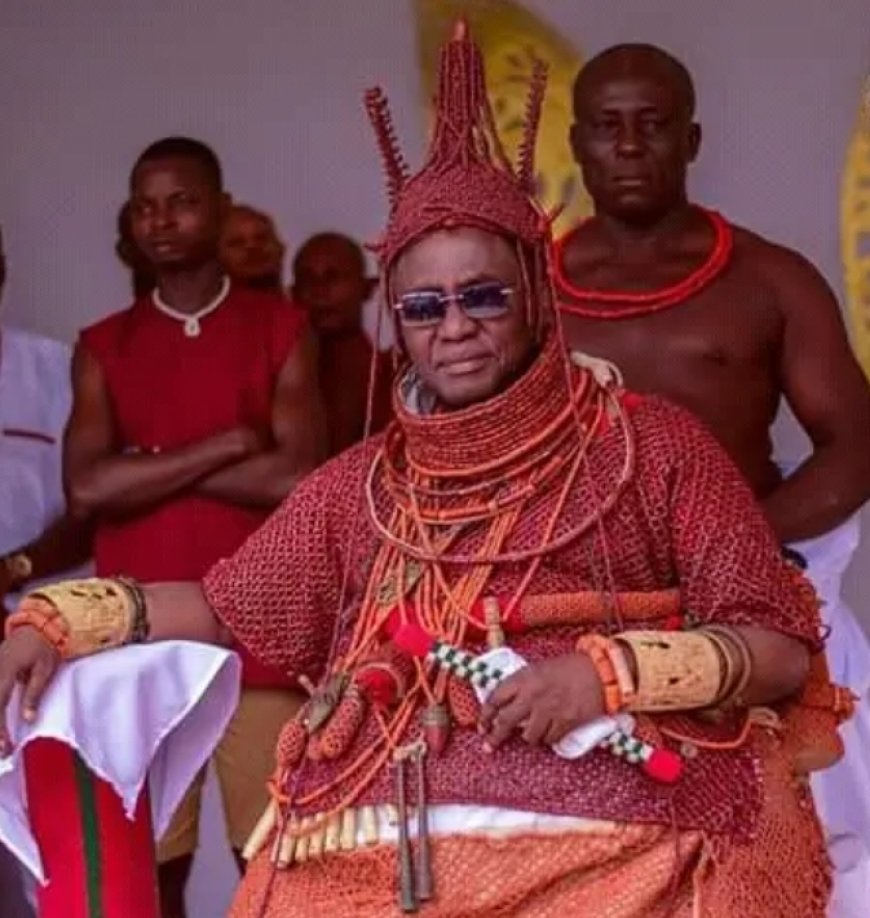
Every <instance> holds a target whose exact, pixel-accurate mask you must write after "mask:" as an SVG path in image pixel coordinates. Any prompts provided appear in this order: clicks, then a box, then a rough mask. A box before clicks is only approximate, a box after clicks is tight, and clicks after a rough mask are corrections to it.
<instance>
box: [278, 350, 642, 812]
mask: <svg viewBox="0 0 870 918" xmlns="http://www.w3.org/2000/svg"><path fill="white" fill-rule="evenodd" d="M564 361H565V357H564V353H563V350H562V347H561V344H560V342H559V340H558V337H557V336H555V335H554V336H553V338H552V339H551V341H550V342H549V343H548V344H547V345H546V346H545V348H544V351H543V352H542V354H541V356H540V357H539V358H538V360H537V361H536V363H535V365H534V366H533V367H532V369H531V370H530V371H529V372H528V374H526V376H525V377H524V378H522V379H521V380H520V381H518V383H516V384H514V386H513V387H512V388H511V389H509V390H508V391H507V392H506V393H504V394H503V395H502V396H499V397H497V398H496V399H493V400H491V401H490V402H487V403H485V404H482V405H479V406H473V407H471V408H467V409H463V410H462V411H459V412H449V413H444V414H438V413H437V412H436V413H433V414H428V415H425V416H423V415H417V414H415V413H413V412H411V411H409V410H408V409H407V408H405V407H403V406H401V405H399V406H398V407H397V415H398V421H397V422H395V423H394V425H393V426H392V427H391V428H390V430H389V432H388V434H387V436H386V440H385V442H384V445H383V446H382V448H381V449H380V450H379V452H378V454H377V456H376V458H375V460H374V462H373V464H372V466H371V469H370V473H369V476H368V481H367V486H366V499H367V503H368V514H369V519H370V522H371V523H372V525H374V527H375V529H376V530H377V532H378V534H379V535H380V537H381V541H380V546H379V548H378V550H377V553H376V555H375V558H374V562H373V565H372V568H371V571H370V573H369V576H368V580H367V587H366V591H365V594H364V597H363V599H362V603H361V606H360V610H359V614H358V615H357V616H356V617H355V619H354V621H353V624H352V626H351V629H350V634H349V635H348V637H349V640H347V641H346V642H343V644H344V647H343V651H342V652H341V654H340V656H339V657H338V658H337V659H336V662H335V666H334V667H333V668H332V670H331V675H330V677H329V678H328V679H327V681H326V683H325V685H326V687H327V688H326V693H325V695H324V693H322V692H321V693H320V694H319V695H315V696H314V698H313V699H312V702H310V703H309V705H308V706H307V709H305V710H303V711H302V712H300V716H299V717H298V718H297V720H296V721H294V722H291V724H289V725H288V726H287V727H285V730H284V731H283V733H282V737H281V739H280V741H279V748H278V759H279V770H278V774H277V775H276V780H275V781H274V783H273V785H272V790H273V795H274V797H275V798H276V799H277V800H278V801H280V802H281V803H283V804H289V805H291V806H303V807H310V806H311V805H312V804H314V803H316V802H317V801H319V800H324V799H325V798H327V797H332V794H333V792H334V791H335V790H336V789H338V788H341V790H342V793H341V795H340V799H335V798H334V797H332V800H333V805H331V806H330V807H329V809H328V810H327V811H326V812H324V813H322V814H321V816H320V819H319V822H324V823H325V822H326V821H328V820H329V819H332V818H334V817H335V815H336V814H337V813H339V812H341V811H342V810H344V809H345V808H346V807H348V806H352V805H353V804H354V802H355V801H356V800H358V799H359V797H360V796H361V795H362V794H363V793H364V792H365V789H366V788H367V787H368V786H369V785H370V784H371V783H372V781H374V780H375V778H376V777H377V775H378V774H379V773H380V772H381V771H382V769H383V768H384V767H385V766H386V765H387V763H388V762H389V761H390V758H391V756H393V754H394V753H395V751H396V749H397V747H398V746H399V745H400V744H401V743H402V742H403V741H405V740H406V739H407V735H408V731H409V730H412V729H413V726H414V722H415V715H418V716H419V721H418V723H419V727H420V728H421V729H422V731H423V737H424V738H425V740H426V742H427V745H428V747H429V748H430V749H431V750H432V751H433V752H434V753H436V754H437V750H438V747H439V745H442V744H443V742H444V741H446V739H445V736H446V732H447V731H448V730H449V724H450V715H451V713H452V714H453V716H454V717H455V716H456V710H457V709H459V708H461V707H462V699H461V698H459V699H457V698H456V697H454V692H456V691H459V690H461V685H458V684H457V682H456V680H455V679H452V678H451V677H450V674H449V673H448V672H447V671H445V670H444V669H438V668H434V669H433V667H432V666H431V665H428V664H427V663H426V662H424V661H421V660H413V661H412V660H409V659H404V660H402V659H398V658H397V657H396V655H394V654H393V655H391V654H390V653H385V650H388V649H389V647H390V642H391V635H393V634H395V632H396V631H397V630H398V629H400V628H402V627H403V626H406V625H408V624H409V623H411V624H416V625H419V626H421V627H422V628H424V629H425V631H426V632H427V633H428V634H429V635H431V636H432V637H433V638H437V639H438V640H441V641H445V642H448V643H451V644H454V645H456V646H462V645H463V644H467V643H468V642H469V641H472V642H474V641H476V640H479V639H480V635H481V634H484V633H486V632H487V631H488V630H489V629H491V628H492V627H493V626H494V627H496V628H501V627H502V626H505V625H506V624H508V623H509V620H510V619H511V617H512V616H513V615H514V614H515V612H517V610H518V604H519V602H520V600H521V599H522V597H523V596H524V594H525V593H526V592H527V591H528V589H529V587H530V586H531V585H532V582H533V580H534V578H535V575H536V574H537V572H538V570H539V569H540V565H541V563H542V562H543V560H544V559H545V558H546V557H547V556H548V555H549V554H550V553H552V552H553V551H557V550H558V549H559V548H560V547H562V546H564V545H566V544H568V543H570V542H573V541H575V540H577V539H578V538H580V537H581V536H583V535H584V534H585V533H588V532H589V531H590V530H593V529H594V528H595V527H596V526H598V525H600V524H601V522H602V520H603V517H604V516H605V515H606V514H607V513H608V511H609V510H610V508H611V507H613V505H614V504H615V502H616V500H617V499H618V497H619V495H620V494H621V493H622V491H623V489H624V488H625V486H626V485H627V484H628V483H629V482H630V480H631V477H632V474H633V469H634V440H633V434H632V432H631V428H630V425H629V422H628V420H627V418H626V416H625V414H624V411H623V409H622V407H621V403H620V400H619V398H618V396H617V394H616V393H614V392H612V391H611V390H609V389H606V388H602V387H601V386H599V385H598V384H597V383H596V382H595V380H594V378H593V376H592V374H591V373H589V372H587V371H585V370H577V369H574V370H572V371H570V372H566V367H565V362H564ZM610 424H614V425H615V426H617V427H618V428H620V433H621V439H622V455H623V458H622V465H621V468H620V469H619V470H618V471H616V472H615V474H614V477H613V481H612V483H611V486H610V487H608V490H607V493H605V494H602V495H601V496H600V500H598V501H596V505H595V506H593V507H592V508H590V510H589V512H588V513H587V514H585V515H584V516H583V518H582V519H579V520H578V521H577V522H576V523H575V522H573V521H572V523H571V525H570V526H566V525H565V524H566V519H565V510H566V506H567V505H568V501H569V498H570V496H571V495H572V493H573V492H574V491H575V490H576V486H577V482H578V479H579V478H580V476H581V475H583V474H585V469H586V462H587V458H588V457H587V454H588V449H589V446H590V444H591V443H592V442H593V441H594V440H595V439H596V437H598V436H599V435H600V434H601V433H602V432H603V431H604V430H605V429H606V428H607V426H608V425H610ZM524 431H527V432H528V433H525V434H524ZM542 500H543V503H542ZM532 508H534V511H533V514H532V515H533V516H534V518H535V523H534V524H533V528H532V529H531V530H529V531H527V532H523V533H522V536H521V538H522V542H523V543H525V544H523V545H522V546H521V547H520V546H519V545H518V544H517V542H518V538H519V534H518V532H517V527H518V525H519V524H520V523H521V522H522V521H523V520H524V519H526V518H527V517H528V515H529V512H530V510H531V509H532ZM459 547H461V549H462V550H461V551H460V550H458V549H459ZM507 563H511V564H514V565H520V566H521V567H522V568H523V572H522V575H521V576H520V579H519V582H518V584H517V586H516V587H515V588H514V589H513V591H512V595H510V596H505V597H504V602H503V604H502V605H501V607H500V609H499V610H498V619H499V620H498V621H495V622H492V621H488V620H485V619H484V617H483V616H481V614H480V609H481V599H482V597H483V594H484V592H485V591H486V589H487V587H488V586H489V584H490V580H491V578H492V576H493V574H494V572H495V571H496V569H497V568H498V567H499V566H500V565H503V564H507ZM373 676H374V678H372V677H373ZM327 696H331V697H327ZM448 698H449V704H448ZM457 702H459V703H458V704H457ZM324 704H325V714H324V717H325V718H326V725H325V727H324V728H323V729H318V727H317V726H316V724H317V723H319V722H320V717H321V715H320V713H319V708H318V706H321V705H324ZM448 708H449V709H450V711H448ZM367 709H368V710H370V712H371V714H372V716H373V717H374V718H375V721H376V723H377V725H378V730H377V736H376V738H373V739H372V740H371V741H370V742H367V743H366V744H365V745H364V746H363V747H362V748H358V749H357V750H356V752H355V754H354V755H353V756H352V757H349V758H348V760H347V763H346V765H345V767H344V768H342V769H341V770H340V771H339V773H338V774H336V775H334V776H333V777H332V778H331V779H330V780H327V781H326V782H325V783H323V784H321V785H320V786H318V787H316V788H309V789H308V790H307V791H306V792H304V793H302V794H295V793H294V792H293V790H292V789H291V788H290V787H289V786H288V784H287V780H288V778H289V775H290V773H291V772H292V771H293V770H294V769H295V768H296V766H297V765H298V764H299V762H300V760H301V759H302V758H303V756H305V757H307V758H309V759H315V760H318V759H323V758H328V759H337V758H342V757H343V756H344V754H345V753H346V752H348V751H349V750H350V748H351V746H352V745H353V741H354V737H355V736H356V733H357V732H358V731H359V730H360V729H361V727H362V724H363V721H364V718H365V716H366V715H365V712H366V710H367ZM474 710H475V709H474V708H473V707H472V708H471V711H472V715H471V719H472V722H473V717H474ZM333 712H334V713H333ZM458 722H459V723H460V725H461V726H464V727H468V726H470V723H462V722H461V721H458ZM433 726H434V727H435V728H436V729H430V728H432V727H433ZM439 731H440V735H439ZM345 788H346V790H345Z"/></svg>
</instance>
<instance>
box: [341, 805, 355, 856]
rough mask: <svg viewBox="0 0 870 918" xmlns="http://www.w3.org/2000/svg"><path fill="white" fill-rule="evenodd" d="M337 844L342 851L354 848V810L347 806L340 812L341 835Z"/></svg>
mask: <svg viewBox="0 0 870 918" xmlns="http://www.w3.org/2000/svg"><path fill="white" fill-rule="evenodd" d="M338 846H339V848H341V850H342V851H353V850H354V848H356V810H355V809H354V808H353V807H348V808H347V809H346V810H345V811H344V812H343V813H342V814H341V836H340V838H339V840H338Z"/></svg>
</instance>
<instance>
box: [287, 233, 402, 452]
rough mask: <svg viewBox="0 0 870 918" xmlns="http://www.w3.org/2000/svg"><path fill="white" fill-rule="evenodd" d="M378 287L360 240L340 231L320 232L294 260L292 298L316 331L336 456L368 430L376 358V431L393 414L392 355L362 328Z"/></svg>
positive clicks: (324, 396) (373, 424)
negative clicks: (366, 424) (371, 387)
mask: <svg viewBox="0 0 870 918" xmlns="http://www.w3.org/2000/svg"><path fill="white" fill-rule="evenodd" d="M376 289H377V279H376V278H371V277H368V275H367V273H366V260H365V255H364V254H363V250H362V249H361V248H360V246H359V244H358V243H356V242H354V240H353V239H351V238H349V237H348V236H343V235H342V234H341V233H318V234H317V235H316V236H312V237H311V238H310V239H308V240H307V241H306V242H305V243H303V245H302V246H301V248H300V249H299V251H298V252H297V253H296V256H295V257H294V259H293V286H292V288H291V294H292V297H293V301H294V302H295V303H296V304H297V305H299V306H301V307H302V308H303V309H304V310H305V311H306V313H307V314H308V318H309V320H310V322H311V325H312V327H313V328H314V330H315V332H316V333H317V337H318V344H319V350H320V354H319V378H320V388H321V392H322V394H323V400H324V404H325V409H326V417H327V423H328V427H329V452H330V455H336V454H337V453H340V452H341V451H342V450H343V449H346V448H347V447H348V446H350V445H351V444H353V443H356V442H357V440H359V439H360V438H361V437H362V435H363V432H364V428H365V418H366V406H367V400H368V391H369V380H370V373H371V369H372V360H373V359H374V360H375V361H376V367H375V380H374V382H375V388H374V393H373V403H372V425H371V426H372V432H376V431H378V430H380V429H381V428H382V427H383V426H384V425H385V424H386V422H387V420H389V417H390V411H391V406H390V381H391V379H392V366H391V361H390V359H389V356H388V355H387V354H385V353H383V352H380V351H377V350H376V349H375V348H374V347H373V346H372V343H371V341H370V340H369V337H368V335H367V334H366V333H365V330H364V329H363V307H364V306H365V304H366V302H367V301H368V300H369V299H370V298H371V296H372V294H373V293H374V291H375V290H376Z"/></svg>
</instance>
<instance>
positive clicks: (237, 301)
mask: <svg viewBox="0 0 870 918" xmlns="http://www.w3.org/2000/svg"><path fill="white" fill-rule="evenodd" d="M227 301H228V302H229V303H230V304H232V305H234V306H236V307H237V308H239V309H245V310H247V311H249V312H256V313H263V314H266V315H282V314H284V313H286V312H288V311H289V312H290V313H295V312H300V311H301V310H300V309H299V307H298V306H297V305H296V304H295V303H294V302H293V300H291V299H290V298H289V297H287V296H285V295H284V294H283V293H279V292H277V291H273V290H255V289H252V288H250V287H243V286H241V285H240V284H233V286H232V288H231V290H230V294H229V297H228V298H227Z"/></svg>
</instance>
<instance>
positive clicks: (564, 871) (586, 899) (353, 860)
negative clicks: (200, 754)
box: [229, 826, 751, 918]
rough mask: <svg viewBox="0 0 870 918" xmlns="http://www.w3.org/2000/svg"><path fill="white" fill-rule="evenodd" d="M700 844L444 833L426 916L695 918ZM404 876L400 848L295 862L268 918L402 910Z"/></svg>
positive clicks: (636, 834) (253, 878) (246, 916)
mask: <svg viewBox="0 0 870 918" xmlns="http://www.w3.org/2000/svg"><path fill="white" fill-rule="evenodd" d="M701 847H702V844H701V838H700V836H699V835H697V834H694V835H685V836H682V837H681V839H680V844H679V845H677V844H675V839H674V838H673V837H672V836H671V835H670V832H669V830H667V829H664V828H658V827H649V826H620V827H614V828H613V829H612V830H610V831H607V830H606V829H605V830H603V831H601V832H594V833H591V832H590V833H571V834H565V835H516V836H511V837H510V838H504V839H494V838H485V837H482V836H467V837H461V836H458V837H457V836H454V837H450V838H436V839H434V840H433V844H432V858H433V860H432V864H433V869H434V876H435V899H434V900H433V901H431V902H429V903H427V904H426V905H424V906H422V907H421V909H420V914H421V915H425V916H430V918H495V916H499V915H504V916H507V915H511V916H530V918H531V916H534V918H550V916H552V918H563V916H565V915H572V916H584V915H586V916H590V918H591V916H593V915H594V916H596V918H664V916H667V915H680V916H681V918H682V916H685V918H689V916H690V915H691V911H690V910H688V908H689V905H688V903H689V902H690V898H691V872H692V867H693V865H694V863H695V862H696V861H697V860H698V858H699V856H700V852H701ZM269 872H270V866H269V862H268V858H267V857H260V858H258V859H257V860H256V861H254V863H252V864H251V865H250V867H249V868H248V872H247V874H246V875H245V880H244V882H243V884H242V886H241V888H240V890H239V892H238V894H237V896H236V900H235V902H234V904H233V907H232V908H231V910H230V913H229V918H259V916H260V911H259V909H260V906H261V903H262V902H263V895H264V893H265V891H266V885H267V883H268V878H269ZM396 877H397V858H396V848H395V847H394V846H388V845H379V846H377V847H373V848H361V849H358V850H356V851H354V852H352V853H350V854H344V855H338V856H336V857H332V858H328V859H324V860H317V861H307V862H305V863H303V864H299V865H294V866H293V867H291V868H290V869H289V870H287V871H281V872H278V873H277V874H276V878H275V883H274V886H273V892H272V896H271V899H270V902H269V907H268V909H267V911H266V912H265V915H264V918H279V916H280V918H297V916H298V918H303V916H304V918H309V916H311V915H329V916H330V918H351V916H353V918H391V916H399V915H401V914H402V912H401V911H400V909H399V908H398V907H397V904H396ZM675 877H676V878H678V884H677V889H676V891H675V892H672V889H671V887H672V880H673V878H675ZM674 902H677V903H679V906H678V910H677V911H674V910H673V908H672V907H671V906H672V904H673V903H674ZM746 918H751V916H746Z"/></svg>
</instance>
